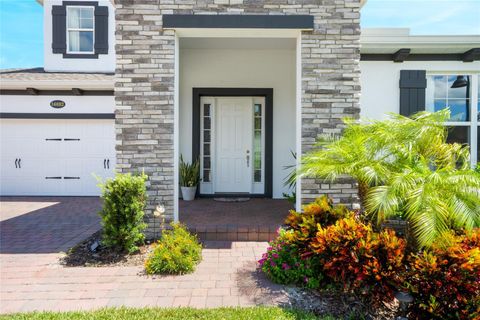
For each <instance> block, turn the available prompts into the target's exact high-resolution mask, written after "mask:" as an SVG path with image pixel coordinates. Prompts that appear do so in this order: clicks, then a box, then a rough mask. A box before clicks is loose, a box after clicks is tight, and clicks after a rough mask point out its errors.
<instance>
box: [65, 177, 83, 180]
mask: <svg viewBox="0 0 480 320" xmlns="http://www.w3.org/2000/svg"><path fill="white" fill-rule="evenodd" d="M63 179H65V180H73V179H80V177H63Z"/></svg>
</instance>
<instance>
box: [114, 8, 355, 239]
mask: <svg viewBox="0 0 480 320" xmlns="http://www.w3.org/2000/svg"><path fill="white" fill-rule="evenodd" d="M115 6H116V54H117V70H116V82H115V101H116V135H117V163H118V164H117V166H118V167H117V169H118V170H119V171H120V172H135V171H142V170H144V171H145V173H146V174H148V175H149V177H150V179H149V182H148V194H149V203H148V206H147V218H146V219H147V222H148V224H149V228H148V230H147V236H148V237H150V238H152V237H157V236H158V235H159V231H160V222H159V219H157V218H153V215H152V211H153V209H154V208H155V205H156V204H158V203H163V204H164V205H165V207H166V212H167V218H168V219H170V220H171V219H173V203H174V201H173V197H174V183H173V181H174V180H173V165H174V159H173V117H174V114H173V111H174V101H173V100H174V50H175V48H174V42H175V32H174V31H173V30H164V29H163V28H162V14H175V13H178V14H197V13H198V14H200V13H203V14H205V13H209V14H309V15H313V16H314V17H315V30H313V31H304V32H303V33H302V95H303V96H302V127H303V128H302V148H303V152H305V151H306V150H308V149H309V148H310V147H311V146H312V145H313V144H314V142H315V139H316V138H317V136H318V135H319V134H322V133H340V132H341V131H342V128H343V124H342V120H341V119H342V118H344V117H355V118H356V117H358V116H359V113H360V107H359V95H360V84H359V76H360V70H359V60H360V44H359V38H360V25H359V23H360V1H359V0H266V1H265V0H264V1H261V0H116V1H115ZM322 193H327V194H330V195H331V196H332V197H333V198H334V199H335V200H336V202H342V203H345V204H349V205H356V204H357V203H358V199H357V196H356V186H355V185H353V184H352V182H351V180H349V179H344V181H338V182H337V183H334V184H329V183H322V182H321V181H315V180H313V179H304V180H303V182H302V197H303V198H304V199H305V201H308V200H310V199H312V198H314V197H315V196H317V195H318V194H322Z"/></svg>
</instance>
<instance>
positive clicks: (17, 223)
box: [0, 197, 101, 254]
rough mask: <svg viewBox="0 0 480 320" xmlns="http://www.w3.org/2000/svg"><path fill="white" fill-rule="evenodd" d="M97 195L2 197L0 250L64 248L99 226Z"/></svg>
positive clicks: (26, 250)
mask: <svg viewBox="0 0 480 320" xmlns="http://www.w3.org/2000/svg"><path fill="white" fill-rule="evenodd" d="M100 208H101V202H100V199H99V198H98V197H1V198H0V253H2V254H4V253H53V252H59V251H65V250H67V249H68V248H70V247H72V246H73V245H75V244H76V243H78V242H79V241H81V240H83V239H85V238H87V237H88V236H90V235H91V234H93V233H94V232H95V231H97V230H99V229H100V218H99V216H98V214H97V212H98V211H99V209H100Z"/></svg>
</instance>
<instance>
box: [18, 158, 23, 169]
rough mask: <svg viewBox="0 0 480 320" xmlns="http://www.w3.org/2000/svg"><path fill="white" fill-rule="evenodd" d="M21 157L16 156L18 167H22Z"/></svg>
mask: <svg viewBox="0 0 480 320" xmlns="http://www.w3.org/2000/svg"><path fill="white" fill-rule="evenodd" d="M21 161H22V158H18V167H19V168H20V169H22V164H21Z"/></svg>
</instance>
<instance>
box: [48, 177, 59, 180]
mask: <svg viewBox="0 0 480 320" xmlns="http://www.w3.org/2000/svg"><path fill="white" fill-rule="evenodd" d="M45 179H55V180H58V179H62V177H45Z"/></svg>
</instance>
